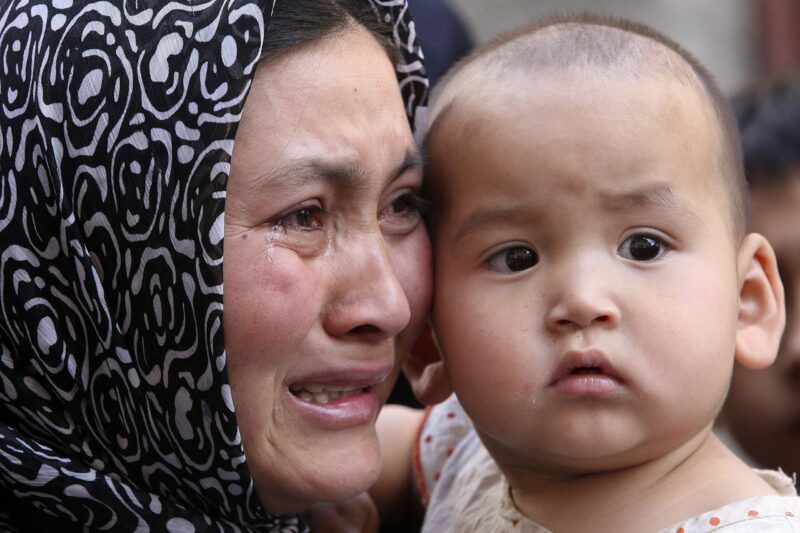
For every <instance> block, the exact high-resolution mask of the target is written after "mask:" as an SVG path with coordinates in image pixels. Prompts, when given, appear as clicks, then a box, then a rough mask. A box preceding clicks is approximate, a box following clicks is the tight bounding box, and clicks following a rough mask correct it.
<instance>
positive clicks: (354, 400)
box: [289, 386, 380, 430]
mask: <svg viewBox="0 0 800 533" xmlns="http://www.w3.org/2000/svg"><path fill="white" fill-rule="evenodd" d="M306 387H308V386H306ZM346 388H347V389H348V390H346V391H330V390H329V391H324V390H323V391H320V392H316V393H310V392H308V390H307V389H306V388H303V389H301V390H299V392H293V391H291V390H290V391H289V398H290V402H291V403H292V405H294V406H295V408H296V409H297V411H298V412H299V413H300V414H301V415H302V416H303V417H306V418H308V419H310V420H311V421H312V423H314V424H316V425H319V426H321V427H323V428H326V429H331V430H336V429H345V428H348V427H352V426H357V425H360V424H366V423H369V422H372V421H374V420H375V417H376V416H377V415H378V409H379V408H380V403H379V401H378V395H377V393H376V392H375V387H373V386H365V387H352V386H348V387H346ZM332 394H334V395H336V396H338V397H336V398H335V399H333V398H332V397H331V395H332ZM309 396H310V398H309Z"/></svg>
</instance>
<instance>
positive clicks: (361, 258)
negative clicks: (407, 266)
mask: <svg viewBox="0 0 800 533" xmlns="http://www.w3.org/2000/svg"><path fill="white" fill-rule="evenodd" d="M334 254H337V255H338V257H336V258H335V269H336V271H335V274H334V276H333V281H332V286H331V288H330V290H331V294H332V297H331V299H330V300H329V305H328V308H327V309H326V311H325V318H324V324H325V328H326V329H327V331H328V333H329V334H331V335H333V336H343V335H350V336H358V337H362V338H366V339H369V340H373V341H380V340H383V339H386V338H390V337H393V336H395V335H397V334H398V333H400V332H401V331H402V330H403V329H404V328H405V327H406V326H407V325H408V322H409V320H410V318H411V310H410V307H409V303H408V298H407V297H406V294H405V291H404V290H403V287H402V285H401V284H400V280H399V279H398V277H397V274H396V272H395V269H394V264H393V263H392V259H391V257H390V255H389V251H388V249H387V247H386V243H385V241H384V239H383V236H382V235H381V233H380V232H379V231H377V232H376V234H375V235H369V236H367V237H365V238H363V239H358V242H351V243H349V246H348V247H347V250H346V251H339V252H334Z"/></svg>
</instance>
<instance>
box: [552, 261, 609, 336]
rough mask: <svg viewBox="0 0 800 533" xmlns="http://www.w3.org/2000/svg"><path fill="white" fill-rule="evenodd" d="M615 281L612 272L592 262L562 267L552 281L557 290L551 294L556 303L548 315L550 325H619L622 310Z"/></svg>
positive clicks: (561, 328) (561, 327) (569, 327)
mask: <svg viewBox="0 0 800 533" xmlns="http://www.w3.org/2000/svg"><path fill="white" fill-rule="evenodd" d="M612 284H613V281H612V279H611V278H610V276H609V275H607V274H605V273H604V272H602V271H601V270H600V269H599V268H597V267H592V265H591V264H590V265H586V266H585V267H583V268H580V267H577V268H575V267H573V268H571V269H569V270H562V271H560V272H559V276H558V279H554V280H553V282H552V283H551V284H550V289H551V290H553V291H554V292H553V293H551V295H550V296H548V299H549V300H550V301H551V302H552V304H551V307H550V309H549V311H548V313H547V316H546V319H545V321H546V326H547V328H548V329H549V330H551V331H564V330H566V331H573V330H577V329H584V328H588V327H590V326H600V327H605V328H611V327H616V326H617V325H618V324H619V320H620V310H619V307H618V306H617V305H616V303H615V300H614V296H613V290H612Z"/></svg>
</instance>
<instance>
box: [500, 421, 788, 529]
mask: <svg viewBox="0 0 800 533" xmlns="http://www.w3.org/2000/svg"><path fill="white" fill-rule="evenodd" d="M500 468H501V470H503V473H504V474H505V475H506V477H507V478H508V482H509V485H510V486H511V491H512V496H513V498H514V502H515V504H516V505H517V507H518V508H519V509H520V511H522V513H523V514H525V515H526V516H527V517H528V518H530V519H531V520H533V521H534V522H536V523H538V524H540V525H542V526H544V527H546V528H548V529H550V530H551V531H559V532H562V531H563V532H570V531H593V532H598V533H602V532H606V531H609V532H610V531H658V530H660V529H662V528H665V527H668V526H670V525H672V524H674V523H676V522H679V521H681V520H684V519H688V518H691V517H692V516H695V515H699V514H702V513H703V512H706V511H710V510H712V509H715V508H718V507H721V506H723V505H726V504H729V503H733V502H736V501H740V500H745V499H748V498H752V497H756V496H762V495H767V494H775V491H774V489H772V488H771V487H770V486H769V485H768V484H767V483H766V482H764V481H763V480H762V479H761V478H760V477H758V476H757V475H756V474H755V473H754V472H753V471H752V470H751V469H750V468H748V467H747V465H745V464H744V463H743V462H742V461H741V460H739V459H738V458H737V457H736V456H735V455H733V453H731V452H730V451H729V450H728V449H727V448H726V447H725V445H724V444H722V443H721V442H720V441H719V439H717V437H716V436H714V434H713V433H711V431H710V430H704V431H703V432H702V433H701V434H698V435H697V436H696V437H695V438H694V439H692V440H691V441H689V442H687V443H684V445H683V446H681V447H679V448H678V449H675V450H672V451H671V452H670V453H669V454H667V455H665V456H662V457H659V458H657V459H654V460H652V461H648V462H645V463H642V464H639V465H636V466H631V467H628V468H625V469H621V470H615V471H609V472H601V473H592V474H585V475H572V476H566V477H559V478H554V477H551V476H541V475H540V474H538V473H536V472H533V471H531V470H525V469H520V468H515V467H508V466H507V465H505V466H504V465H500Z"/></svg>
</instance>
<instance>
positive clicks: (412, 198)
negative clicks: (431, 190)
mask: <svg viewBox="0 0 800 533" xmlns="http://www.w3.org/2000/svg"><path fill="white" fill-rule="evenodd" d="M398 200H402V201H403V202H405V203H406V205H408V206H409V207H411V208H413V209H415V210H417V211H418V212H419V213H420V214H421V215H428V214H430V212H431V209H432V204H431V201H430V200H427V199H425V198H423V197H422V196H420V195H419V194H417V193H415V192H409V193H406V194H404V195H403V196H401V197H399V198H398Z"/></svg>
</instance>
